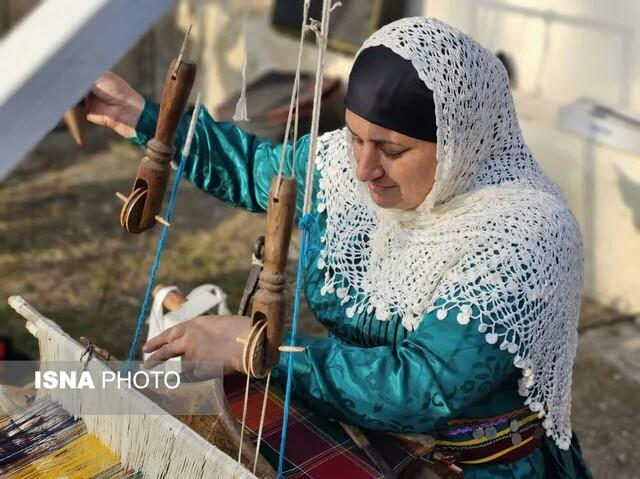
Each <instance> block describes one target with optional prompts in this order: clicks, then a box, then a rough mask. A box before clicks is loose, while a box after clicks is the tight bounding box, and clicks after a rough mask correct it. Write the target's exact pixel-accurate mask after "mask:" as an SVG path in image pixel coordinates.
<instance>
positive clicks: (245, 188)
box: [135, 102, 591, 478]
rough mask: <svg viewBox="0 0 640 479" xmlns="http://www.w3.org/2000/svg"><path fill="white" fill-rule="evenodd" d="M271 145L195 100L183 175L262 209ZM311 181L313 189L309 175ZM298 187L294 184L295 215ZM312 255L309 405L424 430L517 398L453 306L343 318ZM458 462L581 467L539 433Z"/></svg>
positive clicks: (146, 126)
mask: <svg viewBox="0 0 640 479" xmlns="http://www.w3.org/2000/svg"><path fill="white" fill-rule="evenodd" d="M188 116H189V115H185V117H184V118H183V120H182V122H181V124H180V126H179V129H178V133H177V135H176V140H175V144H176V147H178V148H179V147H180V146H182V144H183V143H184V140H185V137H186V134H187V129H188V122H189V118H188ZM157 117H158V106H157V105H156V104H153V103H151V102H147V104H146V105H145V108H144V111H143V113H142V115H141V117H140V120H139V122H138V125H137V126H136V132H137V137H136V139H135V142H136V143H137V144H140V145H144V144H146V142H147V141H148V140H149V139H150V138H151V137H152V136H153V133H154V131H155V125H156V121H157ZM289 150H290V151H288V152H287V164H288V165H290V164H291V161H292V158H291V156H292V153H291V148H290V149H289ZM281 151H282V145H274V144H272V143H270V142H268V141H264V140H260V139H258V138H256V137H255V136H254V135H250V134H247V133H245V132H244V131H243V130H241V129H240V128H238V127H236V126H235V125H234V124H232V123H223V122H216V121H215V120H214V119H213V118H212V117H211V116H210V115H209V113H208V112H207V111H206V110H205V109H204V108H203V109H202V110H201V112H200V115H199V118H198V123H197V127H196V132H195V136H194V140H193V145H192V149H191V154H190V156H189V158H188V160H187V163H186V169H185V177H186V178H187V179H188V180H189V181H191V182H192V183H194V184H195V185H196V186H197V187H198V188H200V189H202V190H204V191H206V192H207V193H210V194H212V195H213V196H215V197H216V198H219V199H221V200H223V201H226V202H228V203H231V204H232V205H234V206H238V207H241V208H244V209H246V210H249V211H254V212H264V211H265V208H266V205H267V194H268V191H269V187H270V184H271V181H272V179H273V177H274V175H276V173H277V170H278V166H279V162H280V154H281ZM296 151H297V153H296V156H297V174H296V176H297V182H298V187H299V192H303V191H304V186H305V185H304V177H305V169H306V161H307V155H308V151H309V138H308V136H305V137H302V138H301V139H299V140H298V142H297V148H296ZM285 171H290V170H289V168H287V169H286V170H285ZM314 181H315V183H316V184H314V191H317V181H318V177H317V175H316V177H315V180H314ZM302 197H303V195H302V193H300V194H299V195H298V198H299V202H298V205H297V215H298V218H299V217H300V215H301V213H302ZM313 211H315V208H314V209H313ZM324 221H325V218H324V217H323V216H321V215H320V216H318V217H317V228H319V229H320V230H322V228H323V227H324ZM319 234H321V231H320V232H319ZM311 254H312V256H313V255H318V254H319V252H318V251H317V250H316V251H312V252H311ZM317 259H318V257H315V258H313V257H312V258H311V260H310V261H309V263H308V264H309V266H308V267H307V268H306V270H305V271H304V293H305V296H306V300H307V303H308V305H309V307H310V309H311V311H312V312H313V314H314V315H315V317H316V319H317V320H318V321H320V322H321V323H322V324H323V325H324V326H326V328H327V329H328V330H329V337H322V338H300V340H299V342H300V343H301V344H302V345H304V346H306V353H301V354H295V355H293V358H294V380H293V392H294V394H295V395H296V396H297V397H299V398H301V399H302V400H303V401H304V402H305V403H306V404H307V405H308V406H309V407H311V408H312V409H314V410H317V411H320V412H322V413H324V414H326V415H328V416H329V417H334V418H337V419H340V420H343V421H345V422H348V423H351V424H355V425H357V426H360V427H362V428H364V429H368V430H379V431H394V432H425V433H426V432H429V431H434V430H437V429H438V428H440V427H442V426H443V425H445V424H446V423H447V422H448V421H450V420H452V419H455V418H465V419H472V418H490V417H495V416H498V415H500V414H504V413H505V412H507V411H513V410H516V409H519V408H523V398H522V397H521V396H520V395H519V394H518V392H517V390H518V386H517V380H518V379H519V377H520V374H519V372H518V370H517V369H516V368H515V366H513V357H512V355H511V354H509V353H508V352H506V351H501V350H500V349H499V347H498V346H497V345H491V344H488V343H487V342H486V341H485V339H484V335H483V334H481V333H479V332H478V330H477V328H476V327H474V326H473V324H468V325H460V324H459V323H458V322H457V321H456V316H457V314H458V311H457V310H456V309H453V310H450V311H449V313H448V316H447V317H446V318H445V319H444V320H438V319H437V318H436V317H435V316H436V315H435V312H434V313H431V314H427V315H425V317H424V319H423V320H422V322H421V323H420V325H419V326H418V328H417V329H416V330H415V331H407V330H406V329H405V328H404V327H403V326H402V325H401V321H400V319H399V318H398V317H392V318H391V319H389V320H388V321H379V320H377V319H375V318H374V317H373V315H372V314H366V313H365V314H360V315H358V314H356V315H355V316H354V317H352V318H348V317H347V315H346V314H345V312H344V306H342V305H341V304H340V300H339V299H337V298H336V297H335V296H334V295H325V296H322V295H321V294H320V289H321V287H322V285H323V281H324V273H323V271H321V270H319V269H318V268H317V266H316V263H317ZM444 300H445V299H444V298H443V299H441V300H439V301H444ZM287 359H288V355H283V359H282V360H281V364H280V365H279V367H278V368H277V370H276V371H275V376H276V378H278V377H279V378H280V380H282V378H283V376H284V371H286V364H285V361H286V360H287ZM463 468H464V473H465V478H536V477H561V478H587V477H591V474H590V472H589V470H588V468H587V466H586V464H585V462H584V460H583V458H582V455H581V452H580V448H579V445H578V442H577V439H576V438H575V436H574V439H573V442H572V445H571V447H570V448H569V450H566V451H563V450H560V449H558V448H557V447H556V446H555V444H554V443H553V441H550V440H549V441H546V443H545V445H544V446H543V447H541V448H538V449H536V450H535V451H533V452H532V453H530V454H529V455H528V456H526V457H524V458H522V459H519V460H517V461H515V462H512V463H508V464H497V465H468V464H465V465H464V466H463Z"/></svg>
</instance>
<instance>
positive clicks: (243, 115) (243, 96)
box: [233, 0, 250, 121]
mask: <svg viewBox="0 0 640 479" xmlns="http://www.w3.org/2000/svg"><path fill="white" fill-rule="evenodd" d="M249 8H250V3H249V2H248V1H246V0H245V8H244V12H243V13H242V38H243V42H244V55H243V58H242V88H241V90H240V98H239V99H238V103H237V104H236V111H235V112H234V114H233V120H234V121H249V114H248V113H247V58H248V56H249V45H248V42H249V35H248V24H249Z"/></svg>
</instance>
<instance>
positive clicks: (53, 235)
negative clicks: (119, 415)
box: [0, 0, 640, 478]
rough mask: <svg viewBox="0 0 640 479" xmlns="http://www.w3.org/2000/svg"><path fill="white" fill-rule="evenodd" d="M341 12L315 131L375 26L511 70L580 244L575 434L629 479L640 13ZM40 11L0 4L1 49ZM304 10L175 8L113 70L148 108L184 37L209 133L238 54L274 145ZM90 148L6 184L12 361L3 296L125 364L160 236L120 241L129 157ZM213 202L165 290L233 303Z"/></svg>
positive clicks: (527, 128) (182, 237) (226, 214)
mask: <svg viewBox="0 0 640 479" xmlns="http://www.w3.org/2000/svg"><path fill="white" fill-rule="evenodd" d="M341 1H342V3H343V7H342V8H341V9H339V10H337V11H336V13H335V15H334V17H333V19H332V28H333V29H334V30H333V31H334V34H333V38H332V43H331V49H330V51H329V53H328V57H327V69H326V74H327V78H328V81H327V82H326V85H325V97H324V105H325V113H324V115H325V118H324V124H323V126H324V128H325V129H330V128H335V127H338V126H340V125H341V124H342V121H343V120H342V117H341V111H342V110H341V109H342V108H343V106H342V104H341V101H342V97H341V95H342V94H343V92H344V87H345V85H346V79H347V76H348V72H349V70H350V67H351V63H352V61H353V54H354V52H355V50H356V49H357V46H358V45H359V44H360V42H361V41H362V40H363V39H364V38H365V37H366V36H367V35H368V33H369V32H371V31H373V30H375V29H376V28H377V26H379V25H380V24H382V23H384V22H385V21H387V20H390V19H393V18H397V17H402V16H411V15H429V16H434V17H436V18H439V19H441V20H443V21H445V22H447V23H450V24H452V25H454V26H456V27H458V28H459V29H461V30H462V31H464V32H467V33H469V34H470V35H472V36H473V37H474V38H476V39H477V40H478V41H479V42H481V43H482V44H483V45H485V46H486V47H487V48H488V49H490V50H491V51H493V52H495V53H496V54H499V57H500V58H501V59H502V60H503V62H504V63H505V64H506V65H507V66H508V70H509V72H510V74H511V81H512V91H513V95H514V98H515V102H516V108H517V111H518V116H519V119H520V124H521V127H522V130H523V134H524V137H525V139H526V141H527V143H528V145H529V146H530V148H531V150H532V151H533V153H534V155H535V156H536V158H537V160H538V161H539V162H540V163H541V165H542V167H543V168H544V170H545V171H546V172H547V174H549V175H550V176H551V178H552V179H553V180H554V181H555V182H556V183H557V184H558V185H559V186H560V188H561V189H562V191H563V193H564V195H565V196H566V198H567V199H568V201H569V203H570V205H571V208H572V210H573V212H574V214H575V215H576V217H577V219H578V221H579V223H580V227H581V230H582V235H583V240H584V253H585V290H584V292H585V303H584V306H583V315H582V318H581V325H580V332H581V336H580V347H579V353H578V359H577V362H576V368H575V372H574V426H575V428H576V430H577V431H578V432H579V433H580V434H581V438H582V440H583V446H584V447H585V450H586V454H587V458H588V459H589V461H590V463H591V464H592V465H593V466H594V472H595V473H596V477H599V478H609V477H610V478H623V477H639V476H638V472H637V471H638V470H639V468H640V456H638V454H637V446H638V440H637V439H636V437H637V429H638V428H640V415H638V414H637V410H636V409H637V408H635V403H636V402H637V399H638V397H640V323H639V322H638V320H637V319H634V318H637V317H638V314H639V313H640V34H639V31H638V29H639V26H640V2H638V1H637V0H615V1H609V0H341ZM37 3H39V0H0V34H6V32H8V31H9V30H10V28H11V27H12V26H14V25H15V24H16V23H17V22H19V21H20V19H21V18H23V16H24V15H25V14H27V12H28V11H29V10H30V9H31V8H33V7H34V6H35V5H37ZM313 3H315V4H316V6H317V5H318V4H319V2H318V1H317V0H314V2H313ZM301 6H302V0H177V1H176V6H175V8H174V10H173V12H171V14H169V15H167V16H165V17H164V18H163V20H162V21H161V22H159V23H158V24H156V26H155V27H154V28H153V29H152V30H151V31H150V32H148V33H147V34H146V35H145V36H144V37H143V39H142V40H141V41H140V42H139V43H138V44H137V45H136V46H135V47H134V48H132V49H131V51H129V52H128V53H127V54H126V55H125V56H124V57H123V58H122V59H121V60H120V62H119V63H118V64H117V65H116V66H115V67H114V69H115V70H116V71H117V72H118V73H120V74H121V75H122V76H123V77H125V78H126V79H127V80H128V81H129V82H131V83H132V84H133V85H134V86H135V87H136V88H138V89H139V90H140V91H141V92H142V93H143V94H144V95H145V96H146V97H147V98H150V99H155V100H156V101H157V100H158V99H159V97H160V91H161V88H162V83H163V81H164V77H165V73H166V68H167V66H168V63H169V61H170V60H171V59H172V58H173V57H175V56H176V54H177V51H178V49H179V47H180V44H181V42H182V39H183V37H184V34H185V31H186V29H187V28H188V26H189V25H193V28H194V29H193V32H192V42H191V46H190V50H189V52H188V54H187V56H188V57H190V58H191V59H193V60H195V61H197V63H198V66H199V71H200V75H199V79H200V80H199V81H200V82H201V85H200V86H201V89H202V92H203V98H204V103H205V104H206V105H207V107H208V108H209V110H210V111H212V112H214V116H215V117H216V118H218V119H227V118H229V117H230V116H231V115H232V113H233V108H234V107H235V99H236V98H237V96H238V94H239V88H240V84H241V69H242V62H243V54H244V51H245V49H246V50H247V52H248V63H247V76H248V80H249V84H250V88H249V92H248V105H249V116H250V117H251V121H250V122H248V123H242V125H241V126H242V127H243V128H246V129H249V130H253V131H255V132H256V133H258V134H261V135H264V136H269V137H271V138H274V139H275V140H277V139H278V138H279V135H280V136H281V135H282V128H281V127H282V123H283V120H286V115H285V116H284V119H283V115H282V112H283V110H282V107H283V106H284V105H286V104H287V103H288V95H289V88H290V86H291V81H290V78H289V77H288V76H287V75H290V74H291V73H292V72H293V71H294V70H295V66H296V59H297V49H298V37H299V30H296V27H295V25H296V24H297V23H296V20H295V16H294V19H293V20H292V19H291V18H288V16H287V15H286V14H287V12H288V11H292V12H293V11H300V10H301ZM283 12H284V17H283ZM245 16H246V22H247V23H246V25H247V29H246V31H247V34H246V35H245V34H244V30H243V25H244V18H245ZM1 60H2V62H3V64H4V65H10V61H9V60H8V59H1ZM315 61H316V51H315V48H313V42H312V41H309V42H308V43H307V47H306V48H305V52H304V55H303V61H302V63H303V69H304V70H305V71H307V72H313V71H314V70H315ZM0 81H1V79H0ZM311 84H312V81H311V80H310V81H309V82H307V84H306V87H307V88H310V87H311ZM303 90H304V87H303ZM69 106H71V105H69ZM285 113H286V111H285ZM303 113H304V108H303ZM303 116H304V115H303ZM89 136H90V137H92V138H93V139H92V141H90V142H89V144H88V146H87V147H86V148H85V149H84V150H78V149H77V148H76V147H75V145H73V144H72V143H71V141H70V140H69V139H68V138H67V137H66V136H64V137H63V135H62V134H61V133H57V134H56V133H54V134H52V135H49V136H48V137H47V138H46V139H45V140H44V141H43V143H42V144H41V145H40V146H39V147H38V148H36V150H35V151H34V152H33V153H32V154H31V155H30V156H29V157H28V158H26V159H25V161H24V162H23V163H22V164H21V165H19V166H18V168H17V169H16V171H14V173H13V175H11V176H10V177H8V178H7V179H6V180H5V181H0V336H2V335H6V336H11V338H12V339H13V346H14V347H15V349H16V350H18V351H20V350H22V351H26V352H28V353H29V352H31V351H32V350H33V348H32V346H30V345H31V344H32V343H33V340H32V338H29V337H28V335H27V334H26V333H25V332H24V325H23V324H22V321H21V320H20V319H17V320H16V319H15V317H14V316H15V315H14V314H13V312H12V311H9V309H8V307H5V306H4V304H3V303H4V301H3V300H2V297H6V296H9V295H10V294H15V293H22V294H25V296H26V297H27V298H28V299H30V300H31V301H33V302H34V304H37V305H39V306H40V307H41V308H42V310H43V311H45V312H46V313H47V314H50V315H51V317H52V318H54V319H56V320H59V322H60V324H61V325H62V326H63V327H64V329H65V330H67V331H68V332H69V333H70V334H72V335H75V336H79V335H87V334H88V333H90V334H91V335H93V336H94V337H95V338H98V339H97V341H96V342H97V343H99V344H101V345H102V346H104V347H106V348H108V349H109V350H111V351H112V352H114V353H115V354H116V355H123V354H125V351H126V350H127V347H128V342H127V340H125V341H124V342H123V340H122V338H123V337H124V338H127V339H128V338H130V337H131V335H132V331H133V325H134V322H135V321H134V318H135V316H136V315H137V311H138V308H139V303H140V298H141V297H142V293H143V291H144V287H145V286H146V280H147V274H148V267H149V266H150V264H151V260H152V255H153V248H154V246H155V241H156V237H155V236H153V235H157V232H156V233H154V234H153V235H152V234H149V235H147V236H143V237H136V238H132V237H128V236H127V237H125V236H121V233H120V230H119V226H118V224H117V215H118V210H119V204H117V203H116V200H114V197H113V192H114V191H117V190H120V191H125V190H126V189H127V188H129V187H130V183H131V180H132V178H133V175H134V174H135V169H136V167H137V161H138V160H139V158H140V152H139V150H137V149H133V148H129V147H127V146H126V145H125V143H124V142H122V141H121V139H120V138H117V137H115V136H114V135H112V134H110V133H109V132H107V131H106V130H104V129H100V128H97V127H95V128H91V129H90V131H89ZM212 201H213V200H211V199H210V198H208V197H205V195H202V194H201V193H200V192H196V191H194V190H193V189H192V188H191V187H190V185H185V186H184V187H182V189H181V192H180V197H179V200H178V207H177V208H178V209H177V211H176V217H175V218H176V219H175V222H174V224H175V225H176V228H172V233H171V238H170V244H169V247H168V251H167V253H165V257H166V258H165V259H164V260H163V261H164V263H163V266H162V268H161V271H160V274H159V278H160V280H161V281H171V282H175V283H177V284H181V285H182V286H185V285H187V287H188V286H194V285H196V284H199V283H201V282H205V281H213V282H216V283H218V284H221V285H223V286H224V287H225V289H226V290H227V292H228V293H229V296H230V299H231V302H232V303H233V302H234V301H237V299H238V298H239V295H240V292H241V291H242V288H243V284H244V280H245V278H246V272H247V269H248V260H249V257H250V250H251V245H252V243H253V240H254V238H255V235H257V234H259V233H260V232H261V231H262V226H261V225H262V223H261V221H262V220H261V219H259V218H258V219H257V218H256V216H255V215H254V216H251V215H248V214H246V213H244V212H236V211H232V210H231V209H230V208H228V207H226V206H225V205H223V204H221V203H213V202H212ZM238 232H241V233H238ZM232 309H233V308H232ZM307 327H308V329H310V330H312V329H313V325H311V324H310V323H309V324H307ZM0 343H1V338H0ZM125 343H126V344H125ZM30 348H32V349H30ZM10 351H12V347H11V346H10V345H9V344H8V342H7V343H5V347H4V349H2V347H1V344H0V359H1V358H2V355H3V354H5V356H6V355H7V354H9V352H10Z"/></svg>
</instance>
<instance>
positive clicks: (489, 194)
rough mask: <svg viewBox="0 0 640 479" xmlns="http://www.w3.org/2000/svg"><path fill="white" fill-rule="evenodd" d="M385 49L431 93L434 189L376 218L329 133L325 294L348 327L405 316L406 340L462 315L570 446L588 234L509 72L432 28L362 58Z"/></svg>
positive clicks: (346, 146)
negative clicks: (528, 121)
mask: <svg viewBox="0 0 640 479" xmlns="http://www.w3.org/2000/svg"><path fill="white" fill-rule="evenodd" d="M375 45H385V46H386V47H388V48H390V49H392V50H393V51H394V52H395V53H397V54H398V55H401V56H402V57H403V58H405V59H407V60H410V61H411V62H412V63H413V66H414V67H415V69H416V70H417V72H418V73H419V75H420V78H421V79H422V80H423V81H424V83H425V85H426V86H427V87H428V88H430V89H431V90H432V91H433V92H434V99H435V103H436V120H437V125H438V138H437V161H438V166H437V171H436V176H435V180H436V181H435V184H434V186H433V189H432V190H431V192H430V193H429V194H428V196H427V197H426V199H425V200H424V203H423V204H422V205H421V206H419V207H418V208H417V209H415V210H412V211H397V210H395V211H393V210H384V209H381V208H378V207H377V206H375V205H374V204H373V202H372V201H371V199H370V196H369V193H368V192H367V190H366V188H365V187H364V186H363V185H362V184H361V183H360V182H358V181H357V180H356V178H355V169H354V158H353V151H352V147H351V139H350V137H349V133H348V131H347V130H338V131H334V132H331V133H328V134H325V135H323V136H322V137H321V138H320V139H319V145H318V151H317V153H318V154H317V160H316V166H317V168H318V169H319V170H320V173H321V174H320V191H319V193H318V197H319V202H318V210H319V211H320V212H322V211H325V210H326V216H327V227H326V235H325V236H324V237H323V238H321V241H322V242H323V250H322V252H321V257H320V260H319V262H318V267H320V268H321V269H324V270H325V285H324V287H323V289H322V294H336V295H337V297H338V298H341V300H342V304H344V305H345V308H346V314H347V316H349V317H352V316H354V315H355V314H356V313H357V314H363V313H364V312H365V311H366V312H367V313H369V314H375V317H376V318H377V319H379V320H381V321H384V320H386V319H388V318H390V317H391V315H399V317H400V318H402V324H403V325H404V327H406V328H407V329H409V330H415V329H416V328H417V327H418V325H419V324H420V321H421V320H422V318H423V317H424V315H425V313H430V312H433V311H436V317H437V318H438V319H440V320H444V319H445V318H447V316H448V312H449V310H451V309H453V308H457V311H459V313H458V314H457V318H456V319H457V322H458V323H460V325H464V326H465V327H475V328H478V330H479V331H480V332H481V333H483V334H484V335H485V338H486V341H487V342H488V343H490V344H499V346H500V348H501V349H502V350H507V351H509V353H512V354H513V362H514V365H515V366H516V367H517V368H519V369H521V372H522V378H521V379H520V381H519V392H520V394H521V395H522V396H524V397H526V400H525V403H526V404H527V405H528V406H529V408H530V409H531V410H532V411H536V412H538V413H539V415H540V417H545V416H546V417H545V419H544V421H543V425H544V427H545V429H546V431H547V435H549V436H551V437H552V438H553V439H554V440H555V442H556V444H557V445H558V446H559V447H560V448H564V449H566V448H568V447H569V444H570V442H571V426H570V413H571V370H572V366H573V360H574V356H575V351H576V346H577V330H576V323H577V319H578V314H579V309H580V298H581V289H582V246H581V238H580V233H579V230H578V227H577V224H576V221H575V218H574V217H573V215H572V213H571V211H570V209H569V207H568V205H567V203H566V202H565V200H564V199H563V198H562V196H561V195H560V192H559V191H558V189H557V188H556V187H555V186H554V185H553V184H552V183H551V181H550V180H549V179H548V178H547V177H546V176H545V174H544V173H543V172H542V170H541V169H540V167H539V166H538V164H537V163H536V161H535V159H534V158H533V156H532V155H531V152H530V151H529V149H528V147H527V145H526V144H525V143H524V140H523V138H522V134H521V131H520V127H519V124H518V121H517V118H516V113H515V108H514V105H513V100H512V97H511V93H510V91H509V86H508V80H507V76H506V72H505V70H504V68H503V66H502V64H501V63H500V62H499V60H498V59H497V58H496V57H495V56H494V55H493V54H492V53H491V52H489V51H488V50H486V49H485V48H483V47H482V46H481V45H479V44H478V43H477V42H476V41H475V40H473V39H472V38H471V37H469V36H467V35H465V34H463V33H461V32H459V31H457V30H455V29H453V28H452V27H450V26H448V25H446V24H444V23H442V22H440V21H438V20H435V19H431V18H425V17H415V18H405V19H403V20H400V21H397V22H395V23H391V24H389V25H387V26H386V27H384V28H382V29H381V30H379V31H378V32H376V33H374V34H373V35H372V36H371V37H370V38H369V39H368V40H367V41H366V42H365V43H364V45H363V46H362V48H361V51H362V49H364V48H367V47H370V46H375ZM438 299H440V301H437V302H436V300H438ZM442 300H444V303H443V302H442Z"/></svg>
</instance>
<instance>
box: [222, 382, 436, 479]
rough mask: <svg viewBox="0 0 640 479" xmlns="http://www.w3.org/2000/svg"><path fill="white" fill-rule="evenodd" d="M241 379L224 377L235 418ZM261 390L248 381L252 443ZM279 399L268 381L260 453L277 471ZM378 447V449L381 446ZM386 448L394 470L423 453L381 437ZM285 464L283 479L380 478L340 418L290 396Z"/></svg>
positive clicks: (241, 392)
mask: <svg viewBox="0 0 640 479" xmlns="http://www.w3.org/2000/svg"><path fill="white" fill-rule="evenodd" d="M245 381H246V378H245V377H241V376H235V377H232V378H226V379H225V394H226V396H227V400H228V401H229V405H230V407H231V411H232V412H233V414H234V415H235V417H236V418H237V419H238V420H239V421H240V420H242V406H243V401H244V388H245V384H246V383H245ZM263 395H264V386H263V384H262V382H258V381H252V382H251V386H250V392H249V402H248V406H247V421H246V427H247V429H248V431H249V435H250V438H251V441H252V442H253V443H254V444H255V443H256V441H257V434H258V427H259V424H260V413H261V409H262V401H263V397H264V396H263ZM283 403H284V395H283V393H282V390H280V389H279V388H278V387H277V386H275V385H273V384H272V385H271V386H270V388H269V396H268V399H267V410H266V414H265V421H264V426H263V432H262V444H261V445H260V453H261V454H262V455H263V456H264V457H265V458H266V459H267V461H269V463H270V464H271V465H272V466H273V468H274V469H276V470H277V468H278V451H279V449H280V436H281V434H282V418H283V412H284V410H283ZM372 442H373V441H372ZM376 450H377V451H379V452H382V451H381V450H380V448H376ZM384 451H385V460H386V462H387V464H388V465H389V466H391V467H392V468H393V469H394V470H396V471H397V470H401V469H403V468H404V467H405V466H406V465H408V464H409V463H411V462H412V461H413V460H414V459H415V458H417V457H418V456H419V454H420V453H421V452H423V451H420V450H419V449H414V448H413V447H412V445H411V444H409V443H401V442H400V441H387V442H385V447H384ZM284 464H285V466H284V471H283V472H284V477H286V478H317V479H320V478H327V477H349V478H350V479H368V478H382V477H383V475H382V473H381V472H380V471H379V470H378V468H377V467H376V466H375V464H374V463H373V462H372V461H371V460H370V459H369V458H368V457H367V455H366V454H365V453H364V452H363V451H362V450H360V449H359V448H358V446H357V445H356V444H355V443H354V442H353V441H352V440H351V438H350V437H349V436H348V434H347V433H346V432H345V431H344V430H343V429H342V426H340V424H339V423H338V422H336V421H332V420H329V419H328V418H326V417H323V416H320V415H318V414H315V413H314V412H312V411H310V410H308V409H306V408H304V407H302V406H301V405H300V404H296V403H295V402H294V401H292V402H291V406H290V408H289V428H288V431H287V447H286V455H285V463H284Z"/></svg>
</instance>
